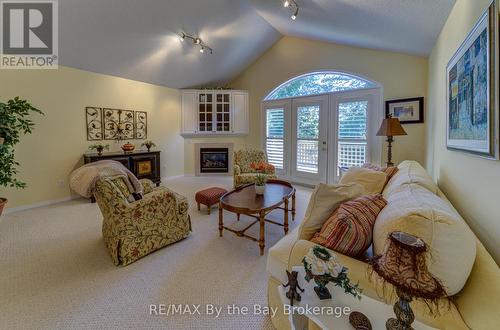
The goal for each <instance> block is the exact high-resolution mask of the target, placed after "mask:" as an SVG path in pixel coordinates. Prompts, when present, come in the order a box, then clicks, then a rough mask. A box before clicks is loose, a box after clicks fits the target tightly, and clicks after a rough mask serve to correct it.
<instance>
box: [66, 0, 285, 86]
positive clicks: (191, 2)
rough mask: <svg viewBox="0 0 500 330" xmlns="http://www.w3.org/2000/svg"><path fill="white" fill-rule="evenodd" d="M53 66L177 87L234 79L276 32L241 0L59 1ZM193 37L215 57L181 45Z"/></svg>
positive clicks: (271, 39)
mask: <svg viewBox="0 0 500 330" xmlns="http://www.w3.org/2000/svg"><path fill="white" fill-rule="evenodd" d="M59 3H60V14H59V17H60V20H59V31H60V32H59V33H60V43H59V47H60V52H59V53H60V57H59V58H60V64H62V65H66V66H71V67H76V68H80V69H84V70H89V71H93V72H99V73H105V74H110V75H115V76H120V77H125V78H130V79H134V80H139V81H145V82H149V83H153V84H158V85H163V86H168V87H173V88H184V87H194V86H204V85H209V84H218V83H223V82H225V81H227V80H228V79H231V78H233V77H235V76H236V75H237V74H238V73H240V72H241V71H242V70H243V69H244V68H246V67H247V66H248V65H249V64H251V63H252V62H253V61H255V60H256V59H257V58H258V57H259V56H260V55H261V54H262V53H263V52H265V51H266V50H267V49H268V48H269V47H271V45H273V44H274V43H275V42H276V41H277V40H279V38H280V37H281V35H280V34H279V33H278V32H277V31H276V30H275V29H274V28H273V27H272V26H271V25H269V24H268V23H267V22H266V21H265V20H264V19H263V18H262V17H261V16H259V15H258V14H257V12H256V11H255V10H254V9H253V8H252V7H251V6H250V5H249V3H248V2H247V1H245V0H60V1H59ZM181 31H185V32H186V33H190V34H196V35H199V36H200V37H201V39H202V40H203V41H204V42H205V43H206V44H207V45H208V46H210V47H212V48H213V49H214V54H213V55H209V54H200V52H199V50H198V49H197V48H195V47H192V43H191V44H189V42H181V41H180V39H179V38H178V34H179V33H180V32H181Z"/></svg>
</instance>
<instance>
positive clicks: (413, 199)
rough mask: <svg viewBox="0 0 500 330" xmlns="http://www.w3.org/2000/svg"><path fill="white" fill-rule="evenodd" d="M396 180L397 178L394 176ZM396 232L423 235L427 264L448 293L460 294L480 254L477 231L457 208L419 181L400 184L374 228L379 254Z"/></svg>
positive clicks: (374, 239)
mask: <svg viewBox="0 0 500 330" xmlns="http://www.w3.org/2000/svg"><path fill="white" fill-rule="evenodd" d="M393 179H394V178H393ZM393 231H403V232H406V233H409V234H411V235H414V236H417V237H420V238H421V239H423V240H424V242H425V243H426V244H427V245H428V247H429V254H428V258H427V265H428V267H429V270H430V272H431V273H432V274H433V275H434V276H435V277H436V278H437V279H439V280H440V281H441V282H442V284H443V285H444V287H445V290H446V292H447V294H448V295H450V296H451V295H454V294H456V293H458V292H459V291H460V290H461V289H462V288H463V286H464V285H465V282H466V281H467V278H468V277H469V274H470V271H471V269H472V265H473V264H474V258H475V256H476V242H475V237H474V234H473V233H472V232H471V230H470V229H469V227H468V226H467V225H466V224H465V222H464V220H463V219H462V218H461V217H460V215H459V214H458V213H457V212H456V211H455V209H453V207H452V206H451V205H450V204H449V203H447V202H446V201H444V200H443V199H441V198H439V197H438V196H437V195H436V194H435V193H433V192H431V191H429V190H427V189H426V188H424V187H423V186H421V185H419V184H417V183H408V184H405V185H403V186H400V187H399V188H398V190H397V191H394V192H392V193H391V194H389V195H388V197H387V206H386V207H385V208H384V209H383V210H382V212H380V214H379V216H378V218H377V220H376V222H375V226H374V230H373V245H374V252H375V254H380V253H382V252H383V249H384V245H385V243H386V239H387V237H388V235H389V234H390V233H392V232H393Z"/></svg>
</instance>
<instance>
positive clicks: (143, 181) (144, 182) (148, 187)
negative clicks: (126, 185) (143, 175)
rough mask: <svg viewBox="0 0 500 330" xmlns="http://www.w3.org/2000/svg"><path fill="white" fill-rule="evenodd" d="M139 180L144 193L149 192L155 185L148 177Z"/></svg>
mask: <svg viewBox="0 0 500 330" xmlns="http://www.w3.org/2000/svg"><path fill="white" fill-rule="evenodd" d="M139 182H140V183H141V184H142V187H143V188H144V191H143V193H144V195H146V194H149V193H150V192H152V191H153V189H154V188H155V187H156V185H155V184H154V183H153V181H151V180H149V179H140V180H139Z"/></svg>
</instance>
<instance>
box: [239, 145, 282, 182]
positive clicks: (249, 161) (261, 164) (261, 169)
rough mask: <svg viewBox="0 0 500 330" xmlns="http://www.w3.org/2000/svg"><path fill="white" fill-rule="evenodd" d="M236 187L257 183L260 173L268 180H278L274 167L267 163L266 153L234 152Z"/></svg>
mask: <svg viewBox="0 0 500 330" xmlns="http://www.w3.org/2000/svg"><path fill="white" fill-rule="evenodd" d="M233 171H234V173H233V184H234V187H235V188H236V187H238V186H241V185H243V184H247V183H255V179H256V177H257V175H258V174H259V173H261V174H264V175H265V176H266V177H267V179H276V174H275V170H274V166H272V165H271V164H268V163H267V157H266V153H265V152H264V151H263V150H260V149H242V150H238V151H235V152H234V166H233Z"/></svg>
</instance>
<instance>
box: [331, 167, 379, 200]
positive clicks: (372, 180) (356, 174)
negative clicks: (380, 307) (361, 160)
mask: <svg viewBox="0 0 500 330" xmlns="http://www.w3.org/2000/svg"><path fill="white" fill-rule="evenodd" d="M386 181H387V174H385V173H384V172H380V171H374V170H370V169H368V168H363V167H351V168H350V169H349V170H348V171H347V172H346V173H345V174H344V175H343V176H342V178H341V179H340V182H339V183H340V184H347V183H359V184H360V185H362V186H363V188H364V189H365V191H364V193H363V195H373V194H380V193H381V192H382V190H383V189H384V186H385V183H386Z"/></svg>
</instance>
